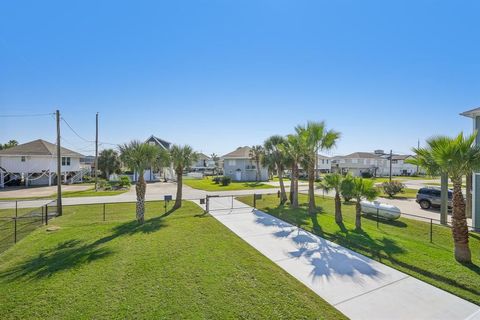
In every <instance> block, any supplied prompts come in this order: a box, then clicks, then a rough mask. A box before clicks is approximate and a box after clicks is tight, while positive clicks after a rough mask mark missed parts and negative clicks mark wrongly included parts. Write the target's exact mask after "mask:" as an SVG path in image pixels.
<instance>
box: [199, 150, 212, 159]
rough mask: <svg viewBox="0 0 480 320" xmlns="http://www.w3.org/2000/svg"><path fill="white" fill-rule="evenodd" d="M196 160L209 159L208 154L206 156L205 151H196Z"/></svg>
mask: <svg viewBox="0 0 480 320" xmlns="http://www.w3.org/2000/svg"><path fill="white" fill-rule="evenodd" d="M198 160H211V158H210V157H209V156H207V155H206V154H205V153H202V152H199V153H198Z"/></svg>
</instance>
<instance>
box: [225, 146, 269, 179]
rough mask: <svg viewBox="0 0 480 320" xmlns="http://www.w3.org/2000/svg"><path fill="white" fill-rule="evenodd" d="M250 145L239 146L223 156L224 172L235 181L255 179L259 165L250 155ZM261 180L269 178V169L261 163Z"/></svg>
mask: <svg viewBox="0 0 480 320" xmlns="http://www.w3.org/2000/svg"><path fill="white" fill-rule="evenodd" d="M250 150H251V148H250V147H248V146H247V147H239V148H237V149H236V150H235V151H232V152H230V153H227V154H226V155H224V156H222V157H221V159H222V160H223V174H224V175H226V176H229V177H230V178H232V180H234V181H255V180H256V178H257V166H256V163H255V161H254V160H252V159H251V157H250ZM259 180H260V181H267V180H268V169H267V168H266V167H264V166H262V165H260V177H259Z"/></svg>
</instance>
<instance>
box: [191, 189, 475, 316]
mask: <svg viewBox="0 0 480 320" xmlns="http://www.w3.org/2000/svg"><path fill="white" fill-rule="evenodd" d="M197 204H198V202H197ZM233 205H234V207H235V208H234V209H230V208H231V206H232V202H231V199H230V198H228V197H224V198H222V197H220V198H211V199H210V208H211V209H212V210H211V211H210V214H211V215H212V216H213V217H214V218H215V219H217V220H218V221H220V222H221V223H222V224H224V225H225V226H226V227H227V228H229V229H230V230H231V231H233V232H234V233H235V234H237V235H238V236H239V237H240V238H242V239H243V240H245V241H246V242H247V243H249V244H250V245H251V246H252V247H254V248H255V249H257V250H258V251H260V252H261V253H262V254H263V255H265V256H266V257H267V258H269V259H270V260H272V261H273V262H275V263H276V264H277V265H278V266H280V267H281V268H282V269H284V270H285V271H286V272H288V273H289V274H291V275H292V276H293V277H295V278H296V279H298V280H299V281H300V282H302V283H303V284H304V285H306V286H307V287H309V288H310V289H311V290H313V291H314V292H315V293H317V294H318V295H319V296H320V297H322V298H323V299H325V300H326V301H327V302H329V303H330V304H332V305H333V306H334V307H335V308H337V309H338V310H340V311H341V312H343V313H344V314H345V315H346V316H347V317H349V318H351V319H470V320H472V319H480V308H479V307H478V306H476V305H475V304H472V303H470V302H468V301H466V300H463V299H461V298H459V297H457V296H454V295H452V294H450V293H448V292H446V291H443V290H440V289H438V288H436V287H433V286H431V285H429V284H427V283H425V282H422V281H420V280H417V279H416V278H413V277H411V276H409V275H407V274H405V273H402V272H399V271H397V270H395V269H392V268H390V267H387V266H385V265H383V264H381V263H379V262H377V261H374V260H371V259H369V258H367V257H365V256H363V255H360V254H358V253H356V252H353V251H351V250H348V249H346V248H344V247H342V246H339V245H337V244H335V243H332V242H330V241H327V240H325V239H323V238H321V237H319V236H316V235H314V234H312V233H309V232H306V231H304V230H302V229H299V228H297V227H295V226H293V225H291V224H288V223H286V222H284V221H282V220H280V219H277V218H275V217H273V216H270V215H268V214H266V213H264V212H262V211H259V210H254V209H253V208H251V207H246V206H245V205H244V204H243V203H241V202H238V201H236V200H234V202H233ZM201 206H202V207H203V208H204V209H205V207H204V206H203V205H201Z"/></svg>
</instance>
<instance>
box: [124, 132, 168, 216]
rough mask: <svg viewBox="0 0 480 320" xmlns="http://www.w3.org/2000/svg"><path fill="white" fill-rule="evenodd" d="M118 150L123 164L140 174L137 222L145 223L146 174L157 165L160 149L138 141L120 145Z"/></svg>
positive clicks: (136, 187) (137, 185) (137, 184)
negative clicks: (148, 169) (146, 171)
mask: <svg viewBox="0 0 480 320" xmlns="http://www.w3.org/2000/svg"><path fill="white" fill-rule="evenodd" d="M118 148H119V150H120V159H121V160H122V162H123V163H124V164H125V165H126V166H128V167H129V168H130V169H132V170H134V171H135V172H136V173H137V174H138V180H137V183H136V185H135V191H136V194H137V204H136V215H137V221H138V222H139V223H143V222H144V221H145V193H146V190H147V184H146V183H145V177H144V172H145V170H146V169H147V168H150V167H151V166H152V165H153V164H154V163H155V161H156V159H157V155H158V152H159V149H158V147H156V146H152V145H149V144H147V143H143V142H141V141H138V140H133V141H131V142H129V143H125V144H123V145H119V146H118Z"/></svg>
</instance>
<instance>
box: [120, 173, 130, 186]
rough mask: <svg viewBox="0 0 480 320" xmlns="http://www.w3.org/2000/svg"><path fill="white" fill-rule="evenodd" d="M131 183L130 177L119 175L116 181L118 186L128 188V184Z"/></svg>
mask: <svg viewBox="0 0 480 320" xmlns="http://www.w3.org/2000/svg"><path fill="white" fill-rule="evenodd" d="M131 184H132V183H131V182H130V178H129V177H127V176H121V177H120V181H119V183H118V185H119V187H120V188H130V185H131Z"/></svg>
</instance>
